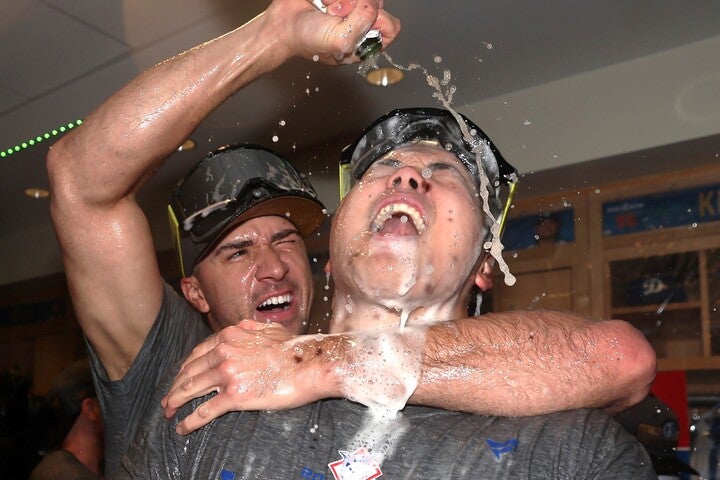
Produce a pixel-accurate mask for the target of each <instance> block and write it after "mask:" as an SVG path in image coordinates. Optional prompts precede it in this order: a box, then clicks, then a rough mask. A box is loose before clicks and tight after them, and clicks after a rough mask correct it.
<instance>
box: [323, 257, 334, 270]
mask: <svg viewBox="0 0 720 480" xmlns="http://www.w3.org/2000/svg"><path fill="white" fill-rule="evenodd" d="M323 270H324V271H325V273H327V274H331V273H332V265H331V264H330V259H328V261H327V262H326V263H325V268H324V269H323Z"/></svg>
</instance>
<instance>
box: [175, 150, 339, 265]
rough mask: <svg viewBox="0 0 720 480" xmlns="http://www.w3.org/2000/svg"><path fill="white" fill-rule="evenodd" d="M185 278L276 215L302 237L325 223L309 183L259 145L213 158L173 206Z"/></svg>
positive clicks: (185, 182)
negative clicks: (237, 232) (254, 223)
mask: <svg viewBox="0 0 720 480" xmlns="http://www.w3.org/2000/svg"><path fill="white" fill-rule="evenodd" d="M168 215H169V217H170V228H171V230H172V233H173V239H174V243H175V247H176V249H177V251H178V257H179V262H180V269H181V271H182V274H183V276H187V275H190V274H191V273H192V269H193V267H194V266H195V265H197V264H198V263H199V262H200V261H202V260H203V259H204V258H205V257H206V256H207V254H208V253H209V252H210V251H211V250H212V248H213V247H214V246H215V245H216V244H217V242H218V241H220V239H221V238H222V237H223V236H224V235H225V234H226V233H228V232H229V231H230V230H231V229H232V228H233V227H235V226H237V225H238V224H240V223H242V222H244V221H247V220H250V219H253V218H257V217H263V216H266V215H277V216H281V217H284V218H287V219H288V220H289V221H290V222H292V223H293V224H294V225H295V227H297V229H298V231H299V232H300V234H301V235H302V236H303V237H307V236H308V235H310V234H311V233H313V232H314V231H315V230H316V229H317V228H318V227H319V226H320V224H321V223H322V222H323V220H324V218H325V207H324V206H323V204H322V203H321V202H320V201H319V200H318V199H317V193H316V192H315V190H314V189H313V187H312V185H310V182H309V181H308V180H307V179H306V178H305V177H304V176H303V175H301V174H300V173H299V172H298V171H297V170H296V169H295V168H294V167H293V166H292V165H291V164H290V163H289V162H288V161H287V160H285V159H284V158H283V157H282V156H280V155H279V154H278V153H276V152H273V151H272V150H269V149H267V148H264V147H261V146H258V145H250V144H243V145H233V146H229V147H223V148H221V149H219V150H217V151H215V152H213V153H210V154H209V155H208V156H206V157H205V158H204V159H202V160H201V161H200V162H199V163H198V164H196V165H195V166H194V167H193V168H192V169H191V170H190V172H189V173H188V174H187V175H186V176H185V178H184V179H182V180H181V181H180V183H178V186H177V188H176V189H175V191H174V192H173V194H172V196H171V198H170V205H169V206H168Z"/></svg>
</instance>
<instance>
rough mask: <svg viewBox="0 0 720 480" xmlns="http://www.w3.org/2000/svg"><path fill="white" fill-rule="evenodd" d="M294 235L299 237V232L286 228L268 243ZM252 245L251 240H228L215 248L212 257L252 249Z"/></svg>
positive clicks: (275, 234)
mask: <svg viewBox="0 0 720 480" xmlns="http://www.w3.org/2000/svg"><path fill="white" fill-rule="evenodd" d="M295 234H297V235H298V236H300V232H299V231H298V230H297V229H296V228H286V229H285V230H280V231H279V232H276V233H274V234H273V235H272V236H271V237H270V242H271V243H273V242H277V241H278V240H283V239H285V238H287V237H289V236H291V235H295ZM254 244H255V242H254V241H253V240H230V241H229V242H225V243H223V244H222V245H220V246H219V247H218V248H216V249H215V253H213V255H220V254H221V253H222V252H223V251H225V250H242V249H244V248H249V247H252V246H253V245H254Z"/></svg>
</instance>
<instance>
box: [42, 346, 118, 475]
mask: <svg viewBox="0 0 720 480" xmlns="http://www.w3.org/2000/svg"><path fill="white" fill-rule="evenodd" d="M47 400H48V404H49V405H50V408H51V410H52V411H53V412H54V413H55V415H56V418H57V423H56V429H55V432H56V433H55V435H56V438H57V439H58V440H59V441H58V442H57V443H56V445H57V448H55V449H53V450H51V451H50V452H49V453H47V454H46V455H45V456H44V457H43V459H42V460H41V461H40V463H39V464H38V465H37V467H35V469H34V470H33V471H32V473H31V474H30V480H45V479H68V480H69V479H74V480H77V479H97V478H102V471H103V458H104V454H105V448H104V444H105V440H104V428H103V422H102V416H101V414H100V404H99V403H98V401H97V398H96V395H95V389H94V387H93V383H92V376H91V374H90V365H89V363H88V361H87V359H82V360H78V361H76V362H74V363H71V364H70V365H68V366H67V367H65V368H64V369H63V370H62V371H61V372H60V373H59V374H58V376H57V377H56V378H55V380H54V381H53V385H52V386H51V388H50V392H49V393H48V396H47Z"/></svg>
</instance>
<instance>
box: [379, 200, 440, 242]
mask: <svg viewBox="0 0 720 480" xmlns="http://www.w3.org/2000/svg"><path fill="white" fill-rule="evenodd" d="M426 228H427V225H426V224H425V219H423V217H422V215H421V214H420V212H419V211H418V210H417V209H416V208H414V207H411V206H410V205H408V204H406V203H391V204H389V205H385V206H384V207H383V208H382V209H381V210H380V211H379V212H378V214H377V216H376V217H375V220H373V222H372V226H371V230H372V231H373V232H375V233H379V234H383V235H420V234H421V233H423V232H424V231H425V229H426Z"/></svg>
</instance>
